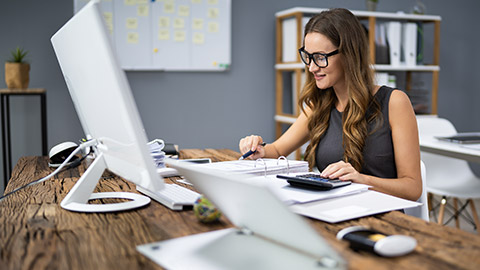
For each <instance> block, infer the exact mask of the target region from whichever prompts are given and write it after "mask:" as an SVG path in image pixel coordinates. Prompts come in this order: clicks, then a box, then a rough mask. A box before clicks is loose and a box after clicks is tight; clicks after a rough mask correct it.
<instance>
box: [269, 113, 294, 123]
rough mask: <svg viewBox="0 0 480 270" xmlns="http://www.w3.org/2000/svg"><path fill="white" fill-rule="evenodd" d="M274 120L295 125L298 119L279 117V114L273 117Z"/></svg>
mask: <svg viewBox="0 0 480 270" xmlns="http://www.w3.org/2000/svg"><path fill="white" fill-rule="evenodd" d="M273 118H274V119H275V121H277V122H281V123H287V124H293V123H295V120H297V118H295V117H292V116H285V115H278V114H277V115H275V117H273Z"/></svg>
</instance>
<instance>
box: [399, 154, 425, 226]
mask: <svg viewBox="0 0 480 270" xmlns="http://www.w3.org/2000/svg"><path fill="white" fill-rule="evenodd" d="M420 168H421V175H422V195H421V196H420V198H418V200H417V202H419V203H421V204H422V205H420V206H417V207H413V208H407V209H404V210H403V211H404V212H405V214H407V215H410V216H414V217H418V218H421V219H423V220H425V221H430V217H429V215H428V200H427V189H426V182H427V178H426V169H425V163H424V162H423V161H420Z"/></svg>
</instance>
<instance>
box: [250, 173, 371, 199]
mask: <svg viewBox="0 0 480 270" xmlns="http://www.w3.org/2000/svg"><path fill="white" fill-rule="evenodd" d="M246 181H253V182H257V183H262V185H265V186H268V187H269V188H270V190H272V192H273V193H275V195H276V196H277V197H278V198H279V199H280V200H281V201H283V202H284V203H286V204H287V205H291V204H296V203H308V202H313V201H318V200H326V199H332V198H338V197H342V196H348V195H352V194H357V193H359V192H364V191H367V190H368V188H369V187H370V186H368V185H364V184H357V183H352V184H350V185H348V186H344V187H339V188H334V189H331V190H308V189H302V188H296V187H292V186H291V185H290V184H289V183H288V182H287V181H286V180H284V179H279V178H277V177H276V175H267V176H266V177H265V176H256V177H251V178H248V179H246Z"/></svg>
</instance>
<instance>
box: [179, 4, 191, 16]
mask: <svg viewBox="0 0 480 270" xmlns="http://www.w3.org/2000/svg"><path fill="white" fill-rule="evenodd" d="M178 16H182V17H188V16H190V7H189V6H186V5H180V6H178Z"/></svg>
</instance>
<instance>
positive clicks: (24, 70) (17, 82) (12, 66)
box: [5, 47, 30, 89]
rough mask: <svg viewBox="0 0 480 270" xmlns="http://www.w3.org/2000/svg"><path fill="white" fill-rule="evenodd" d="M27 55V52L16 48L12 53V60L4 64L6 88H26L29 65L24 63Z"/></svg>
mask: <svg viewBox="0 0 480 270" xmlns="http://www.w3.org/2000/svg"><path fill="white" fill-rule="evenodd" d="M27 54H28V51H25V50H23V49H21V48H20V47H17V49H16V50H14V51H12V58H11V59H10V60H9V61H7V62H5V83H6V84H7V87H8V88H10V89H13V88H22V89H25V88H28V83H29V82H30V78H29V71H30V64H29V63H27V62H25V56H26V55H27Z"/></svg>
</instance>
